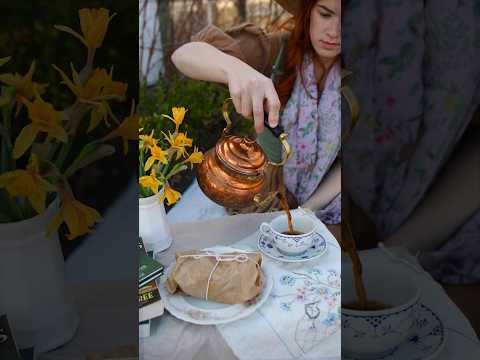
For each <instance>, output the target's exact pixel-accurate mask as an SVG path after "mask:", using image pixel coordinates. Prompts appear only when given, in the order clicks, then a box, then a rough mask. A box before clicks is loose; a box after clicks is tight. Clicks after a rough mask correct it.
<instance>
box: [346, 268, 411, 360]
mask: <svg viewBox="0 0 480 360" xmlns="http://www.w3.org/2000/svg"><path fill="white" fill-rule="evenodd" d="M363 279H364V284H365V289H366V293H367V301H374V302H376V303H381V304H384V305H387V308H384V309H382V310H366V311H362V310H352V309H348V308H345V307H344V306H345V305H346V304H351V303H353V302H356V301H357V295H356V291H355V283H354V280H353V273H352V266H351V263H350V262H349V263H342V354H345V356H346V357H349V358H354V359H378V358H383V357H384V356H387V355H389V354H390V353H392V352H393V351H394V350H395V348H396V347H397V346H398V345H400V344H401V343H403V342H405V341H406V340H407V339H408V338H409V337H411V336H412V333H413V330H414V328H415V324H416V320H417V314H418V309H419V307H418V302H419V297H420V291H419V288H418V286H417V285H416V283H415V280H414V279H412V278H411V276H409V275H408V274H405V272H402V270H401V269H399V268H397V267H395V266H393V267H391V268H390V267H389V268H386V267H382V266H379V265H377V266H375V265H371V264H369V263H368V262H364V264H363Z"/></svg>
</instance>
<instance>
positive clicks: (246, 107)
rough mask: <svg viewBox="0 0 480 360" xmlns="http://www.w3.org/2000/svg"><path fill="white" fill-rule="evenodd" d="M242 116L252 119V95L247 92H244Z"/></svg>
mask: <svg viewBox="0 0 480 360" xmlns="http://www.w3.org/2000/svg"><path fill="white" fill-rule="evenodd" d="M240 114H242V116H243V117H246V118H251V117H252V99H251V95H250V94H249V93H248V92H246V91H244V92H242V111H241V112H240Z"/></svg>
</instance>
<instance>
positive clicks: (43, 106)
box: [13, 94, 68, 159]
mask: <svg viewBox="0 0 480 360" xmlns="http://www.w3.org/2000/svg"><path fill="white" fill-rule="evenodd" d="M25 103H26V106H27V108H28V115H29V118H30V121H31V123H30V124H28V125H27V126H25V127H24V128H23V129H22V131H21V132H20V134H19V135H18V137H17V139H16V141H15V146H14V148H13V157H14V158H15V159H18V158H19V157H20V156H22V155H23V153H24V152H25V151H27V149H28V148H29V147H30V146H31V145H32V143H33V142H34V141H35V137H36V136H37V134H38V133H39V132H44V133H47V134H48V135H49V136H50V137H52V138H55V139H57V140H59V141H62V142H67V140H68V137H67V133H66V132H65V130H64V129H63V127H62V125H61V120H62V113H61V112H60V111H56V110H55V109H54V108H53V106H52V105H51V104H50V103H48V102H45V101H44V100H43V99H42V98H41V97H40V95H38V94H37V96H36V99H35V100H34V101H33V102H29V101H25Z"/></svg>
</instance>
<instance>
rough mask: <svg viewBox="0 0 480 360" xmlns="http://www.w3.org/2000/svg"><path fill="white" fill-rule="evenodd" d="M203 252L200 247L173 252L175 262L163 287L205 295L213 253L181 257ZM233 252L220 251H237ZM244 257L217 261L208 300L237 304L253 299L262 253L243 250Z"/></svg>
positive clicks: (259, 284)
mask: <svg viewBox="0 0 480 360" xmlns="http://www.w3.org/2000/svg"><path fill="white" fill-rule="evenodd" d="M198 254H205V252H204V251H198V250H190V251H181V252H177V253H176V254H175V257H176V260H177V261H176V263H175V265H174V268H173V270H172V272H171V273H170V275H169V277H168V279H167V282H166V287H167V290H168V291H169V292H170V293H172V294H173V293H175V292H176V291H179V290H181V291H183V292H184V293H185V294H188V295H190V296H193V297H196V298H201V299H205V294H206V290H207V284H208V278H209V276H210V273H212V270H213V269H214V267H215V264H217V259H216V258H215V257H214V256H211V257H201V258H199V259H195V258H193V257H182V256H185V255H187V256H189V255H198ZM239 254H242V253H240V252H234V253H229V254H221V255H239ZM245 255H247V256H248V259H249V260H248V261H244V262H238V261H220V262H219V263H218V265H217V267H216V269H215V271H213V273H212V276H211V279H210V284H209V287H208V300H211V301H216V302H219V303H224V304H240V303H244V302H246V301H248V300H251V299H253V298H254V297H255V296H257V295H258V294H259V293H260V291H261V290H262V286H263V275H262V272H261V270H260V267H261V265H262V255H261V254H260V253H258V252H255V253H246V254H245Z"/></svg>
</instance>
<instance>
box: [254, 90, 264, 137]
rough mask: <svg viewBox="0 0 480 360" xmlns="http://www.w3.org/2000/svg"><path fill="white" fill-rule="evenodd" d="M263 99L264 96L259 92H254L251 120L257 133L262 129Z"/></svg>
mask: <svg viewBox="0 0 480 360" xmlns="http://www.w3.org/2000/svg"><path fill="white" fill-rule="evenodd" d="M263 100H264V97H263V95H260V94H254V96H253V97H252V106H253V120H254V121H255V131H256V132H257V134H260V133H261V132H262V131H263V129H264V125H263V120H264V113H263Z"/></svg>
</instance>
